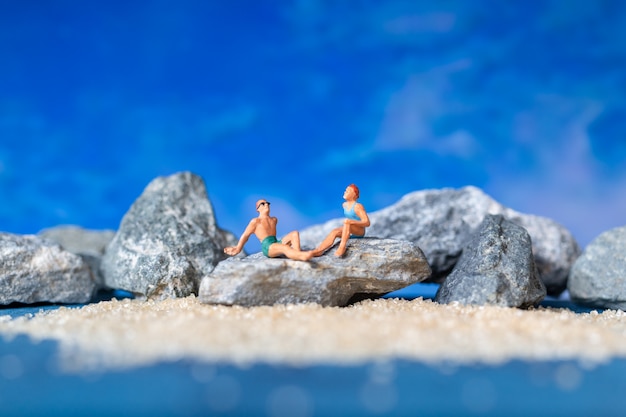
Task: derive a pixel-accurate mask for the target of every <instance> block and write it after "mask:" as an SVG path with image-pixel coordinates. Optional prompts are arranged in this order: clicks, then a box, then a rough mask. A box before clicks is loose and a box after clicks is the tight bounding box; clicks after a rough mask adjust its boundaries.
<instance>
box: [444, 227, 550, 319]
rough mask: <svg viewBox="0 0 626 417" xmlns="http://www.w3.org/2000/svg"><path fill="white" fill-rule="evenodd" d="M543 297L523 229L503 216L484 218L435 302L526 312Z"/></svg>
mask: <svg viewBox="0 0 626 417" xmlns="http://www.w3.org/2000/svg"><path fill="white" fill-rule="evenodd" d="M545 296H546V287H545V286H544V285H543V282H542V281H541V280H540V279H539V273H538V271H537V267H536V265H535V259H534V257H533V253H532V250H531V242H530V236H529V235H528V232H527V231H526V229H524V228H523V227H521V226H519V225H517V224H515V223H513V222H510V221H508V220H506V219H505V218H504V217H503V216H502V215H487V216H485V219H484V220H483V222H482V223H481V225H480V227H479V228H478V231H477V232H476V233H475V234H474V237H473V238H472V240H470V242H469V243H468V244H467V246H466V247H465V249H464V250H463V254H462V255H461V257H460V258H459V261H458V262H457V264H456V265H455V266H454V269H453V270H452V273H451V274H450V275H449V276H448V277H447V278H446V280H445V281H444V282H443V284H441V286H440V287H439V291H438V292H437V295H436V296H435V301H437V302H439V303H442V304H449V303H451V302H454V301H457V302H459V303H461V304H478V305H485V304H489V305H497V306H502V307H522V308H525V307H530V306H532V305H535V304H538V303H539V302H540V301H541V300H543V298H544V297H545Z"/></svg>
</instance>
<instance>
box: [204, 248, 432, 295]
mask: <svg viewBox="0 0 626 417" xmlns="http://www.w3.org/2000/svg"><path fill="white" fill-rule="evenodd" d="M430 274H431V270H430V267H429V266H428V262H426V258H425V256H424V253H423V252H422V251H421V250H420V248H418V247H417V246H416V245H414V244H413V243H411V242H407V241H398V240H391V239H368V238H364V239H353V240H351V241H350V248H349V250H348V251H347V252H346V255H345V256H344V257H343V258H337V257H335V256H334V255H332V254H330V253H328V252H327V254H326V255H323V256H322V257H319V258H314V259H313V260H311V261H310V262H299V261H292V260H289V259H277V258H266V257H264V256H263V255H261V254H255V255H251V256H248V257H246V258H242V259H239V258H232V259H228V260H226V261H224V262H221V263H220V264H219V265H218V266H217V267H216V268H215V270H214V271H213V272H212V273H211V274H210V275H209V276H207V277H205V278H204V279H203V280H202V284H201V286H200V294H199V298H200V301H201V302H203V303H210V304H227V305H234V304H236V305H242V306H257V305H274V304H289V303H294V304H300V303H318V304H321V305H323V306H345V305H347V304H349V303H351V302H355V301H360V300H362V299H365V298H370V297H375V296H380V295H383V294H386V293H388V292H391V291H395V290H398V289H401V288H404V287H406V286H408V285H411V284H414V283H416V282H420V281H423V280H425V279H426V278H428V277H429V276H430Z"/></svg>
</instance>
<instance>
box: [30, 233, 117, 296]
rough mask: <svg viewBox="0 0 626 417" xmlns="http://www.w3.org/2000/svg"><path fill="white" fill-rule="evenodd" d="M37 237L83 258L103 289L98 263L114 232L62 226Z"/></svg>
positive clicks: (102, 279)
mask: <svg viewBox="0 0 626 417" xmlns="http://www.w3.org/2000/svg"><path fill="white" fill-rule="evenodd" d="M38 236H40V237H42V238H44V239H49V240H51V241H53V242H55V243H58V244H59V245H61V247H62V248H63V249H65V250H67V251H68V252H71V253H73V254H76V255H79V256H80V257H81V258H83V260H84V261H85V262H87V265H89V267H90V268H91V272H92V273H93V275H94V278H95V280H96V283H97V284H98V286H99V287H101V288H102V287H104V277H103V276H102V274H101V273H100V261H101V260H102V256H103V255H104V251H105V249H106V247H107V245H108V244H109V243H110V242H111V240H112V239H113V237H114V236H115V231H114V230H87V229H83V228H82V227H79V226H73V225H62V226H56V227H51V228H49V229H43V230H41V231H40V232H39V233H38Z"/></svg>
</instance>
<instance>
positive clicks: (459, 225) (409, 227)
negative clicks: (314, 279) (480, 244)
mask: <svg viewBox="0 0 626 417" xmlns="http://www.w3.org/2000/svg"><path fill="white" fill-rule="evenodd" d="M487 214H502V215H503V216H504V217H505V218H506V219H507V220H510V221H512V222H514V223H516V224H518V225H520V226H522V227H524V228H525V229H526V230H527V231H528V233H529V234H530V236H531V238H532V245H533V253H534V255H535V262H536V264H537V268H538V269H539V274H540V276H541V279H542V281H543V282H544V284H545V285H546V288H547V290H548V294H550V295H558V294H560V293H561V292H562V291H563V290H564V289H565V287H566V285H567V277H568V274H569V270H570V268H571V266H572V264H573V263H574V261H575V260H576V258H577V257H578V256H579V255H580V248H579V246H578V243H577V242H576V240H575V239H574V237H573V236H572V235H571V233H570V232H569V231H568V230H567V229H565V228H564V227H563V226H561V225H559V224H558V223H556V222H554V221H553V220H551V219H548V218H545V217H539V216H534V215H528V214H522V213H518V212H516V211H514V210H511V209H509V208H507V207H504V206H503V205H501V204H500V203H498V202H496V201H495V200H493V199H492V198H491V197H489V196H488V195H487V194H485V193H484V192H483V191H482V190H480V189H478V188H476V187H471V186H470V187H464V188H461V189H451V188H444V189H440V190H423V191H416V192H413V193H410V194H407V195H405V196H404V197H403V198H402V199H401V200H400V201H398V202H397V203H396V204H393V205H391V206H389V207H386V208H384V209H382V210H378V211H375V212H371V213H369V217H370V220H371V223H372V225H371V227H369V228H368V229H367V236H375V237H380V238H391V239H400V240H409V241H411V242H414V243H415V244H417V245H418V246H419V247H420V248H421V249H422V250H423V251H424V254H425V255H426V258H427V259H428V263H429V264H430V266H431V268H432V269H433V276H432V278H431V280H432V281H435V282H442V281H443V279H444V278H445V277H446V276H447V275H448V274H449V273H450V271H451V270H452V268H453V267H454V265H455V264H456V262H457V260H458V258H459V256H461V251H462V250H463V247H465V245H466V244H467V243H468V242H469V240H470V238H471V236H472V235H473V234H474V232H475V231H476V230H477V228H478V226H479V225H480V224H481V222H482V221H483V219H484V217H485V216H486V215H487ZM342 221H343V220H342V219H335V220H331V221H329V222H327V223H325V224H323V225H318V226H313V227H310V228H308V229H305V230H303V231H302V232H301V233H300V236H301V240H302V244H303V245H305V246H307V247H315V246H316V245H317V244H319V243H320V242H321V241H322V240H323V239H324V237H325V236H326V234H327V233H328V232H329V231H330V230H332V229H333V228H335V227H338V226H340V225H341V222H342Z"/></svg>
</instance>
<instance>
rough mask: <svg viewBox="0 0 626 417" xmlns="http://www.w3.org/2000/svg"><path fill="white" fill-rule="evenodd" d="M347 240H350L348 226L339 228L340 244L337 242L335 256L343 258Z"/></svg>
mask: <svg viewBox="0 0 626 417" xmlns="http://www.w3.org/2000/svg"><path fill="white" fill-rule="evenodd" d="M348 239H350V225H349V224H344V225H343V227H342V228H341V242H339V247H338V248H337V251H336V252H335V256H343V254H344V253H346V245H347V244H348Z"/></svg>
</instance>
